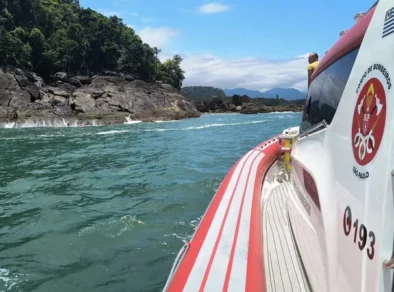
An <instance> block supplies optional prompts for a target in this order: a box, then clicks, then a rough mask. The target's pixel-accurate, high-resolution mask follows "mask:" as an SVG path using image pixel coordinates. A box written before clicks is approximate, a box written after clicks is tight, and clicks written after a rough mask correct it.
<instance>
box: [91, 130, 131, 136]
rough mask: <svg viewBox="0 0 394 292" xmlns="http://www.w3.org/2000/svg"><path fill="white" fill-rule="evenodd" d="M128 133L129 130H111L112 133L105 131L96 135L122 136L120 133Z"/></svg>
mask: <svg viewBox="0 0 394 292" xmlns="http://www.w3.org/2000/svg"><path fill="white" fill-rule="evenodd" d="M126 132H128V131H127V130H111V131H104V132H98V133H96V134H97V135H111V134H120V133H126Z"/></svg>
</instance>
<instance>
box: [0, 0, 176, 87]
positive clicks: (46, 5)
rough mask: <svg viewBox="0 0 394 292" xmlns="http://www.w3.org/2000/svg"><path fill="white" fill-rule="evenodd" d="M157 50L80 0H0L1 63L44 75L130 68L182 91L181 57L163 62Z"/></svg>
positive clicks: (123, 26) (138, 73)
mask: <svg viewBox="0 0 394 292" xmlns="http://www.w3.org/2000/svg"><path fill="white" fill-rule="evenodd" d="M159 52H160V50H159V49H158V48H151V47H150V46H149V45H147V44H145V43H143V42H142V40H141V38H140V37H139V36H138V35H137V34H136V33H135V32H134V30H133V29H132V28H130V27H128V26H127V25H125V24H124V23H123V22H122V20H121V19H120V18H118V17H116V16H112V17H109V18H108V17H105V16H103V15H101V14H99V13H97V12H95V11H93V10H91V9H83V8H81V6H80V5H79V1H78V0H0V66H9V65H11V66H15V67H18V68H22V69H28V70H32V71H34V72H36V73H37V74H38V75H41V76H42V77H44V78H46V77H49V76H50V75H51V74H53V73H55V72H58V71H65V72H67V73H72V74H85V75H89V74H92V73H97V72H103V71H117V72H127V73H129V74H133V75H134V76H135V77H137V78H138V79H142V80H147V81H150V80H162V81H163V82H165V83H169V84H171V85H173V86H174V87H176V88H178V89H180V88H181V86H182V81H183V80H184V75H183V74H184V72H183V71H182V70H181V68H180V63H181V61H182V58H181V57H180V56H175V57H174V58H173V59H170V60H167V61H166V62H164V63H161V62H160V61H159V59H158V54H159Z"/></svg>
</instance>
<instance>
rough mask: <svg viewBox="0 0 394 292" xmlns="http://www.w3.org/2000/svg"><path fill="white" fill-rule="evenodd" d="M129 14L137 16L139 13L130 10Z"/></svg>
mask: <svg viewBox="0 0 394 292" xmlns="http://www.w3.org/2000/svg"><path fill="white" fill-rule="evenodd" d="M130 15H132V16H138V15H139V14H138V13H137V12H131V13H130Z"/></svg>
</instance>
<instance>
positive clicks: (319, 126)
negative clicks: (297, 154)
mask: <svg viewBox="0 0 394 292" xmlns="http://www.w3.org/2000/svg"><path fill="white" fill-rule="evenodd" d="M327 127H328V124H327V122H326V121H325V120H323V121H321V122H320V123H318V124H316V125H315V126H313V127H312V128H310V129H309V130H307V131H305V132H304V133H302V134H300V135H299V136H298V139H300V138H303V137H308V136H309V135H310V134H313V133H316V132H318V131H320V130H323V129H326V128H327Z"/></svg>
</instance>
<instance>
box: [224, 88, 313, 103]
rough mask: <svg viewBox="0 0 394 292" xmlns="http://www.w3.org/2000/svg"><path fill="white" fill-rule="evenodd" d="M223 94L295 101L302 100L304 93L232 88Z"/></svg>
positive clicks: (285, 90)
mask: <svg viewBox="0 0 394 292" xmlns="http://www.w3.org/2000/svg"><path fill="white" fill-rule="evenodd" d="M223 91H224V93H225V94H226V95H227V96H233V95H235V94H237V95H247V96H249V97H252V98H256V97H266V98H276V95H278V96H279V98H283V99H286V100H295V99H303V98H305V95H306V93H304V92H301V91H299V90H298V89H295V88H279V87H278V88H272V89H270V90H267V91H264V92H261V91H257V90H249V89H246V88H234V89H224V90H223Z"/></svg>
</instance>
